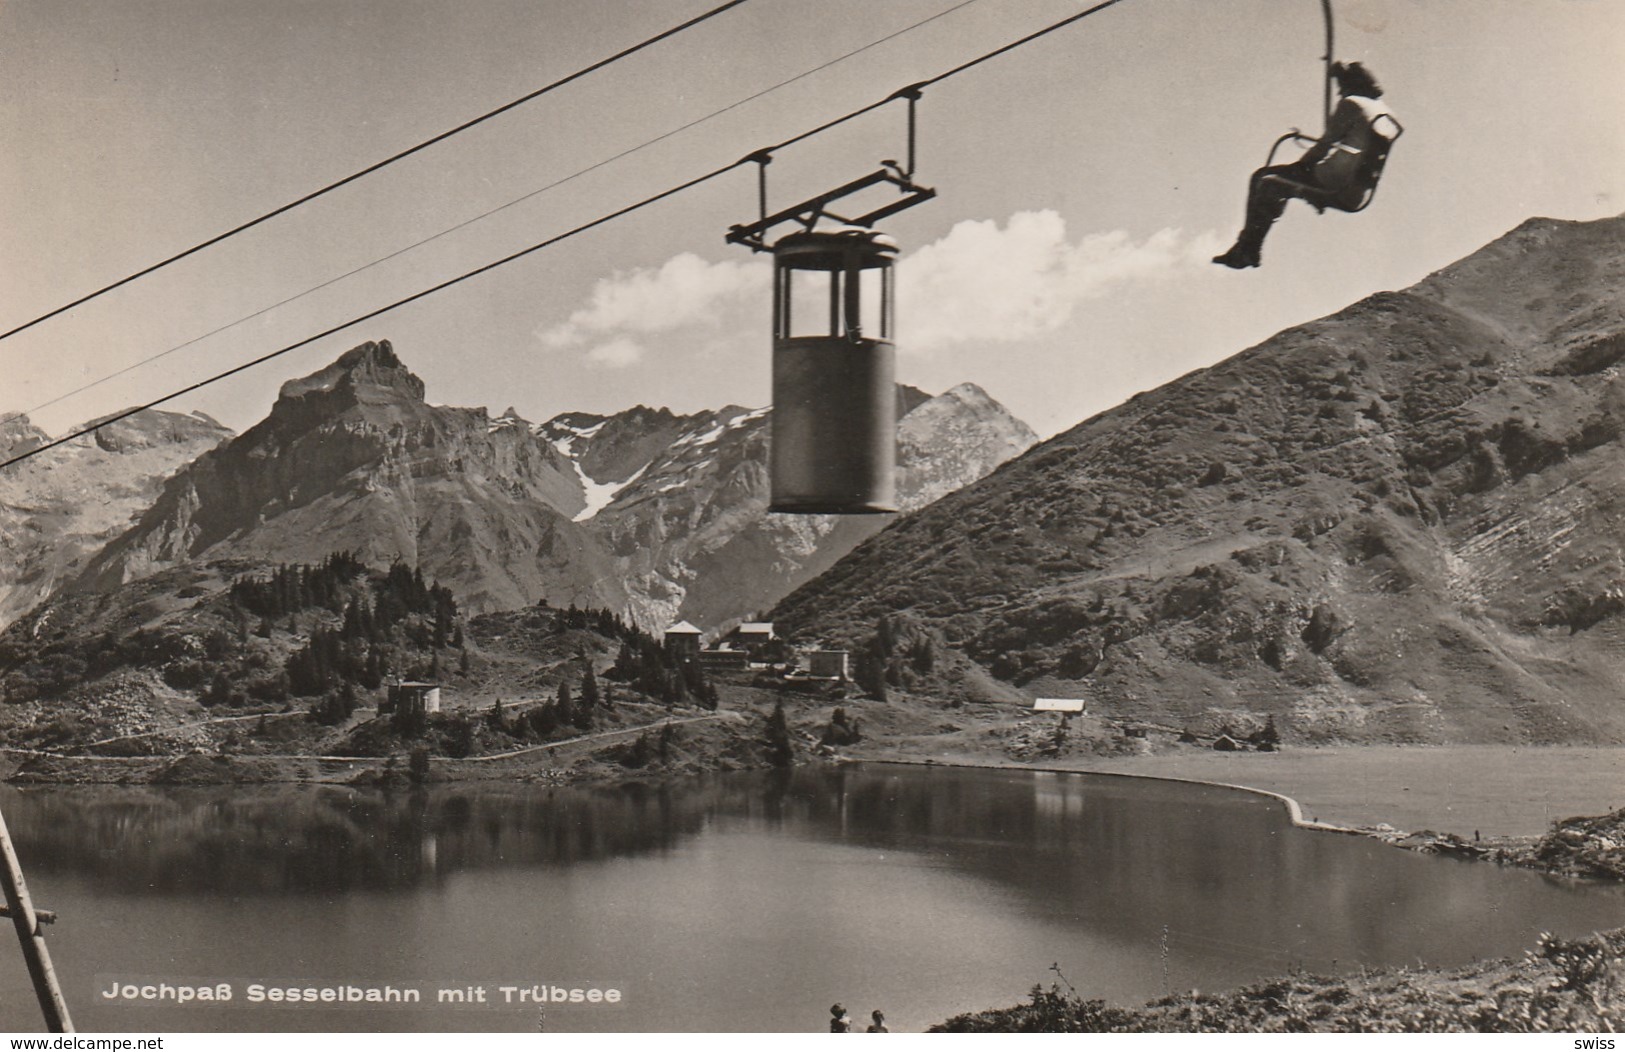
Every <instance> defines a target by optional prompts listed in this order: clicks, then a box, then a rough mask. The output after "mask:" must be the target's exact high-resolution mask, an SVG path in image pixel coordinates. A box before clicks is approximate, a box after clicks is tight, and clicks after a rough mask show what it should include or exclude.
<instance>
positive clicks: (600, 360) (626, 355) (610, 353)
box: [587, 336, 643, 369]
mask: <svg viewBox="0 0 1625 1052" xmlns="http://www.w3.org/2000/svg"><path fill="white" fill-rule="evenodd" d="M642 360H643V345H642V344H640V343H638V341H636V340H634V339H632V338H631V337H629V336H617V337H615V338H614V339H613V340H610V341H608V342H607V343H600V344H598V345H597V346H595V347H594V348H593V349H592V350H590V351H588V352H587V361H588V363H590V364H592V365H596V366H599V367H600V368H604V369H625V368H626V367H627V366H630V365H636V364H637V363H638V362H641V361H642Z"/></svg>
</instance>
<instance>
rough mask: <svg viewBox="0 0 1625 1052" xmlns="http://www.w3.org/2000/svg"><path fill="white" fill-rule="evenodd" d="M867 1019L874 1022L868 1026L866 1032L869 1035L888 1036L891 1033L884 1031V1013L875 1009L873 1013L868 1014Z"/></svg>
mask: <svg viewBox="0 0 1625 1052" xmlns="http://www.w3.org/2000/svg"><path fill="white" fill-rule="evenodd" d="M869 1018H870V1019H873V1020H874V1022H872V1023H870V1024H869V1031H868V1032H869V1033H871V1034H889V1033H891V1031H890V1030H887V1029H886V1013H884V1012H882V1011H881V1010H880V1009H878V1008H877V1009H875V1010H874V1011H873V1012H870V1013H869Z"/></svg>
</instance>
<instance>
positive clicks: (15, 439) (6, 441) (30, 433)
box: [0, 413, 51, 458]
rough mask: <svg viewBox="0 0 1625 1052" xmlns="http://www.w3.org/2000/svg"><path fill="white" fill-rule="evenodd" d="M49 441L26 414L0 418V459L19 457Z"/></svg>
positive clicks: (49, 437)
mask: <svg viewBox="0 0 1625 1052" xmlns="http://www.w3.org/2000/svg"><path fill="white" fill-rule="evenodd" d="M50 440H51V436H50V435H47V434H46V433H45V432H44V431H41V430H40V429H39V428H37V427H35V426H34V424H33V422H32V421H30V420H29V419H28V414H27V413H8V414H6V415H4V416H0V457H3V458H10V457H15V456H21V455H22V454H24V453H26V452H28V451H29V450H30V449H38V448H39V447H40V446H43V445H44V444H45V443H47V442H49V441H50Z"/></svg>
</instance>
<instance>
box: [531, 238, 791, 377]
mask: <svg viewBox="0 0 1625 1052" xmlns="http://www.w3.org/2000/svg"><path fill="white" fill-rule="evenodd" d="M771 273H772V272H771V269H770V268H769V266H768V265H767V264H766V263H754V262H751V263H747V262H736V261H733V260H724V261H723V262H720V263H707V262H706V261H705V260H703V259H701V258H700V257H699V256H697V255H695V254H694V253H692V252H684V253H682V254H681V255H677V256H673V257H672V258H671V259H668V260H667V261H666V262H665V263H663V264H661V265H660V266H658V267H640V268H638V269H636V270H631V271H625V272H619V273H616V274H615V275H613V276H611V277H607V278H600V279H599V280H598V282H597V283H596V284H595V285H594V286H593V290H592V300H591V302H590V303H589V304H588V305H587V306H585V307H582V308H581V309H579V310H577V311H574V312H572V313H571V315H570V317H569V319H568V320H566V321H564V322H561V323H560V324H557V325H554V326H551V327H549V328H545V329H541V330H538V332H537V334H536V335H537V336H538V337H539V338H540V339H541V341H542V342H543V343H544V344H546V345H547V346H548V347H553V348H567V347H579V346H583V345H585V344H588V343H591V342H593V341H595V340H599V339H602V338H604V337H606V336H612V335H613V336H618V337H622V338H619V339H612V340H610V341H609V342H607V343H603V344H601V345H599V346H597V347H595V348H594V349H593V350H592V351H591V352H590V353H589V355H588V357H589V358H590V359H594V360H596V361H599V362H600V363H602V364H613V365H629V364H631V362H632V361H636V360H637V357H638V356H641V351H639V350H636V345H635V344H633V343H632V342H631V341H630V340H628V339H625V338H624V334H626V333H638V334H644V335H647V334H649V333H657V332H670V331H672V330H674V329H680V328H684V327H686V326H694V325H706V324H709V325H715V324H716V323H717V320H718V315H719V314H720V313H722V312H723V311H724V310H726V309H727V308H729V307H731V306H734V305H736V304H737V303H738V302H739V301H741V300H744V299H747V298H749V297H752V296H757V295H765V294H766V292H767V289H768V287H769V281H770V275H771Z"/></svg>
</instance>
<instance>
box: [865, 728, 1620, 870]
mask: <svg viewBox="0 0 1625 1052" xmlns="http://www.w3.org/2000/svg"><path fill="white" fill-rule="evenodd" d="M1265 755H1275V754H1265ZM842 762H847V763H876V764H884V763H891V764H898V765H902V766H910V767H961V768H968V769H977V770H992V771H1033V772H1040V773H1046V774H1077V775H1091V776H1097V777H1111V778H1140V779H1147V780H1151V781H1162V782H1177V783H1181V784H1185V785H1198V786H1204V787H1207V788H1213V789H1224V790H1228V791H1231V792H1242V793H1251V794H1253V795H1255V796H1262V797H1265V798H1267V799H1270V800H1273V801H1275V802H1277V803H1279V804H1281V805H1282V806H1283V807H1284V808H1285V810H1286V814H1287V821H1288V822H1289V823H1290V824H1291V825H1292V826H1293V828H1297V829H1305V830H1308V831H1310V832H1319V833H1339V834H1342V835H1345V836H1363V837H1369V838H1371V839H1373V840H1376V841H1378V842H1379V843H1383V844H1387V845H1389V846H1390V847H1397V848H1400V849H1403V850H1406V851H1415V852H1418V853H1420V854H1426V855H1449V856H1452V857H1455V858H1460V859H1464V860H1467V861H1473V862H1493V863H1495V864H1497V865H1506V866H1515V867H1517V868H1519V869H1529V870H1534V871H1536V872H1540V873H1545V874H1547V875H1549V876H1559V877H1566V878H1569V879H1573V880H1600V881H1605V882H1610V883H1616V882H1619V881H1621V880H1625V874H1622V873H1621V872H1620V870H1619V868H1618V866H1617V864H1612V865H1597V864H1596V863H1595V861H1594V860H1588V859H1586V858H1584V857H1583V854H1584V852H1583V851H1582V852H1581V853H1580V854H1579V855H1577V854H1576V853H1575V852H1573V851H1564V852H1557V853H1551V852H1543V851H1542V850H1541V848H1542V846H1543V845H1544V844H1545V842H1546V841H1547V840H1549V839H1550V838H1552V837H1554V836H1557V835H1558V832H1557V831H1558V826H1559V825H1560V826H1572V825H1573V824H1574V823H1577V822H1581V821H1582V820H1581V819H1577V818H1571V819H1568V820H1567V821H1564V822H1560V823H1558V824H1557V825H1554V828H1553V830H1552V831H1548V832H1543V833H1539V834H1524V835H1516V836H1508V835H1499V836H1498V835H1491V836H1489V837H1483V838H1481V837H1480V835H1479V834H1480V831H1479V830H1474V832H1473V837H1472V839H1470V840H1469V839H1467V838H1466V837H1465V836H1463V835H1461V834H1459V833H1454V832H1436V831H1434V830H1431V829H1424V830H1420V831H1417V832H1410V831H1406V830H1401V829H1396V828H1395V827H1393V826H1391V825H1389V824H1388V823H1386V822H1379V823H1376V824H1374V825H1338V824H1336V823H1331V822H1322V821H1320V820H1319V819H1318V818H1315V819H1310V818H1305V817H1304V810H1303V805H1302V804H1301V803H1299V802H1298V800H1296V799H1295V798H1293V797H1292V796H1289V795H1287V794H1286V793H1281V792H1277V791H1275V790H1272V789H1264V788H1260V787H1258V786H1251V785H1243V784H1241V783H1237V782H1220V781H1215V780H1212V779H1205V778H1190V777H1184V776H1179V775H1169V774H1152V773H1147V772H1137V771H1102V770H1090V769H1087V768H1080V767H1048V766H1044V767H1040V766H1035V765H1032V764H1026V763H1019V762H1009V761H1007V762H1003V763H999V762H992V761H988V762H975V761H970V760H964V759H959V760H936V759H930V758H927V759H910V758H902V757H897V758H889V759H882V758H878V757H876V758H864V757H843V758H842ZM1592 814H1593V815H1597V816H1598V817H1599V818H1602V817H1603V815H1602V813H1601V812H1598V811H1596V810H1595V809H1593V811H1592ZM1622 819H1625V811H1621V812H1617V813H1615V812H1613V810H1612V809H1609V812H1608V814H1607V815H1606V820H1607V821H1612V822H1616V823H1617V822H1619V821H1621V820H1622ZM1562 833H1563V835H1564V837H1566V838H1568V839H1569V840H1570V842H1571V843H1572V842H1573V835H1572V833H1573V831H1572V829H1568V828H1565V829H1563V830H1562ZM1603 845H1604V850H1605V851H1607V852H1611V851H1612V848H1613V845H1612V842H1611V841H1607V840H1605V841H1603Z"/></svg>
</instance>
